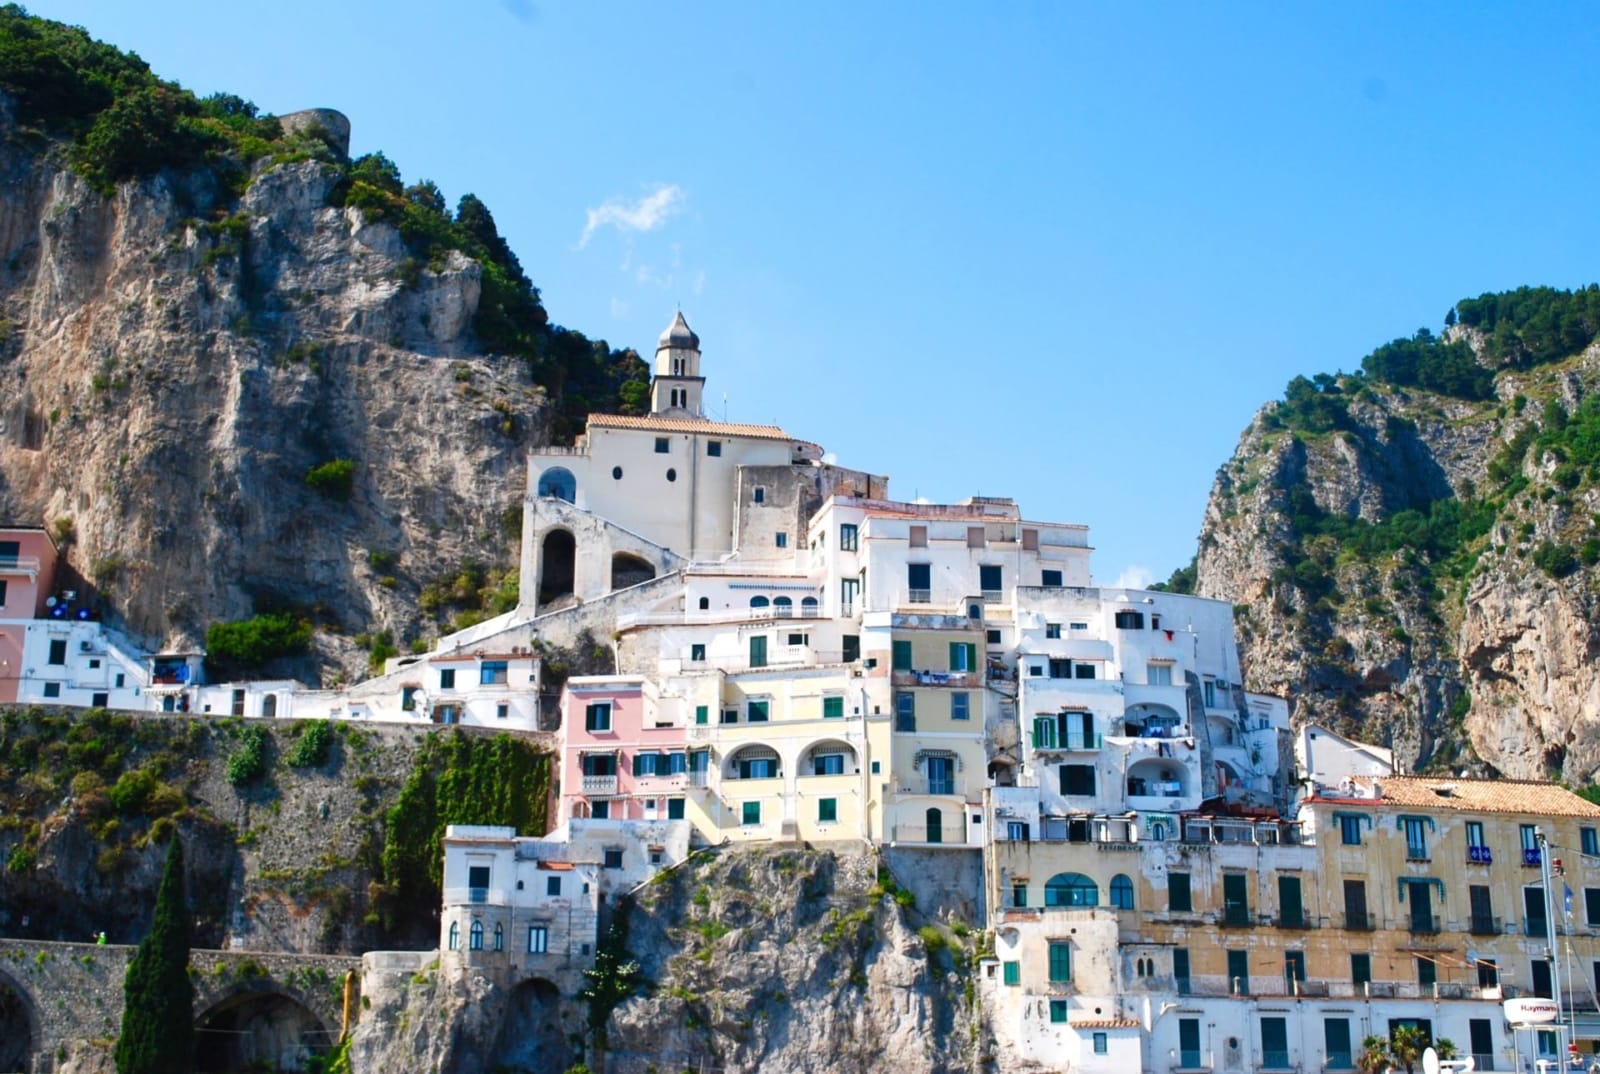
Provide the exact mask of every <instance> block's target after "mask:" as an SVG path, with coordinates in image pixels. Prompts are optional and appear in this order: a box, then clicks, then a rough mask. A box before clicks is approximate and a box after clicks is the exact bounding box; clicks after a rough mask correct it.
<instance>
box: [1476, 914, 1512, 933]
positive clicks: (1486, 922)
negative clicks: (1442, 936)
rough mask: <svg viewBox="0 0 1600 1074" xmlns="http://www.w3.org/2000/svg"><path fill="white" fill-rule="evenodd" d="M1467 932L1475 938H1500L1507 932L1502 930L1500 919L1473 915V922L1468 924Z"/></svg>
mask: <svg viewBox="0 0 1600 1074" xmlns="http://www.w3.org/2000/svg"><path fill="white" fill-rule="evenodd" d="M1467 931H1468V932H1470V933H1472V935H1474V936H1498V935H1500V933H1501V932H1503V931H1505V930H1504V929H1503V928H1501V925H1500V919H1499V918H1498V917H1489V916H1487V915H1482V914H1473V915H1472V920H1471V921H1469V922H1468V923H1467Z"/></svg>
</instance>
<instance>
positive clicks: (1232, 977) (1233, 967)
mask: <svg viewBox="0 0 1600 1074" xmlns="http://www.w3.org/2000/svg"><path fill="white" fill-rule="evenodd" d="M1228 991H1229V992H1230V993H1231V994H1233V995H1235V996H1247V995H1249V994H1250V952H1248V951H1229V952H1228Z"/></svg>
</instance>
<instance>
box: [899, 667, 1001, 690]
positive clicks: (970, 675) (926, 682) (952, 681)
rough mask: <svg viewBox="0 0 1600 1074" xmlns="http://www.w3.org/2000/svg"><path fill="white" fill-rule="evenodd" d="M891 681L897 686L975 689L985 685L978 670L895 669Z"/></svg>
mask: <svg viewBox="0 0 1600 1074" xmlns="http://www.w3.org/2000/svg"><path fill="white" fill-rule="evenodd" d="M889 681H890V682H891V683H892V684H894V685H895V686H957V687H962V688H964V689H968V690H975V689H977V688H978V687H980V686H982V685H983V680H982V679H981V678H979V676H978V673H977V672H976V671H895V672H891V673H890V676H889Z"/></svg>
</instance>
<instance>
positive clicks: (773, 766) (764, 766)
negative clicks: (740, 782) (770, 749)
mask: <svg viewBox="0 0 1600 1074" xmlns="http://www.w3.org/2000/svg"><path fill="white" fill-rule="evenodd" d="M738 772H739V775H738V777H737V778H739V779H777V778H778V759H777V758H776V757H741V758H740V759H739V764H738Z"/></svg>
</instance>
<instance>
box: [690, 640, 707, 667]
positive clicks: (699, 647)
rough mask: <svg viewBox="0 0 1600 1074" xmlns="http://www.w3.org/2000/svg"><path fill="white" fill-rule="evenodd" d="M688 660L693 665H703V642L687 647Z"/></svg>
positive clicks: (704, 652)
mask: <svg viewBox="0 0 1600 1074" xmlns="http://www.w3.org/2000/svg"><path fill="white" fill-rule="evenodd" d="M689 660H690V662H691V663H695V664H703V663H705V660H706V647H705V643H704V642H695V643H694V644H693V645H690V646H689Z"/></svg>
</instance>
